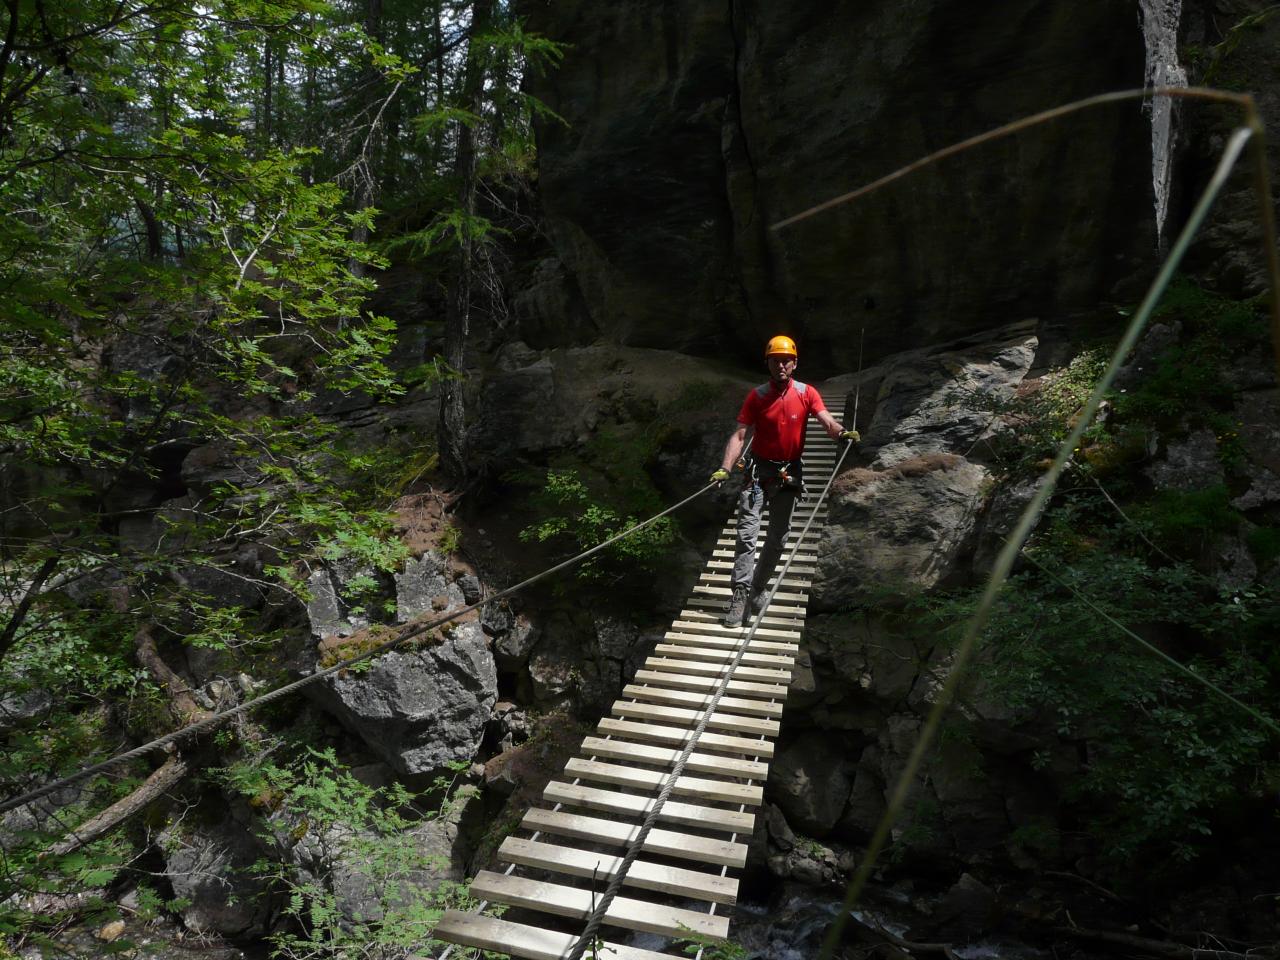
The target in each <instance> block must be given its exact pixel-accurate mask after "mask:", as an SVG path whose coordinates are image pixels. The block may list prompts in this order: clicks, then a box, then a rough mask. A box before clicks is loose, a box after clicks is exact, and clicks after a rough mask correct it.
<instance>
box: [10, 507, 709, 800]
mask: <svg viewBox="0 0 1280 960" xmlns="http://www.w3.org/2000/svg"><path fill="white" fill-rule="evenodd" d="M717 486H718V484H716V483H708V484H707V485H706V486H704V487H702V488H701V489H700V490H698V491H696V492H695V493H692V494H690V495H689V496H687V497H685V498H684V499H683V500H681V501H680V502H679V503H675V504H672V505H671V506H670V507H667V508H666V509H665V510H663V511H661V512H660V513H656V514H654V515H653V516H652V517H649V518H648V519H646V520H642V521H641V522H640V523H637V524H635V525H634V526H632V527H630V528H629V529H627V530H624V531H622V532H621V533H619V534H616V535H615V536H612V537H610V538H609V539H608V540H605V541H603V542H601V543H598V544H596V545H595V546H594V547H591V548H590V549H588V550H584V551H583V552H581V553H579V554H578V555H577V556H574V557H570V558H569V559H568V560H564V561H562V562H561V563H558V564H556V565H555V566H552V567H548V568H547V569H546V570H543V571H541V572H540V573H536V574H534V575H533V576H531V577H528V578H527V579H525V580H521V581H520V582H519V583H517V584H515V585H514V586H510V587H507V588H505V589H503V590H500V591H498V592H497V593H495V594H492V595H491V596H488V597H485V598H483V599H481V600H479V601H477V602H475V603H473V604H470V605H469V606H466V607H463V608H461V609H459V610H455V611H454V612H453V613H450V614H446V615H445V616H442V617H437V618H435V619H434V620H430V621H428V622H426V623H410V624H407V625H406V626H404V627H401V628H400V629H399V630H397V631H395V633H394V634H393V635H392V636H391V637H390V638H389V639H387V640H385V641H383V642H382V643H380V644H378V645H377V646H374V647H371V648H370V649H368V650H365V651H363V652H361V653H358V654H356V655H355V656H351V657H348V658H346V659H345V660H341V661H339V662H338V663H335V664H333V665H332V666H330V667H326V668H324V669H322V670H317V671H316V672H314V673H312V674H309V675H308V676H305V677H303V678H302V679H300V680H295V681H294V682H293V683H288V684H285V685H284V686H282V687H278V688H276V689H275V690H272V691H269V692H268V693H264V694H263V695H262V696H260V697H255V698H254V699H252V700H248V701H246V702H244V703H241V704H237V705H236V706H234V707H231V708H229V709H227V710H222V711H220V712H218V713H215V714H213V715H211V716H209V717H206V718H204V719H202V720H200V721H198V722H196V723H192V724H189V725H188V726H185V727H182V728H181V729H178V730H174V731H172V732H170V733H167V734H165V735H164V736H162V737H157V738H156V739H154V740H152V741H151V742H149V743H144V744H142V745H141V746H138V747H134V748H133V749H132V750H127V751H125V752H123V753H119V754H117V755H115V756H113V757H110V758H109V759H107V760H103V761H102V762H100V763H95V764H93V765H91V766H88V767H85V768H83V769H81V770H78V771H77V772H75V773H73V774H70V775H69V776H66V777H61V778H59V779H57V780H54V781H53V782H51V783H47V784H44V785H43V786H41V787H38V788H36V789H33V790H28V791H26V792H25V793H22V794H19V795H18V796H16V797H12V798H10V799H8V800H3V801H0V814H5V813H8V812H9V811H10V810H15V809H17V808H18V807H22V806H25V805H27V804H29V803H32V802H34V801H36V800H39V799H41V798H43V797H47V796H49V795H50V794H53V793H56V792H57V791H59V790H62V789H63V788H64V787H67V786H70V785H71V784H74V783H80V782H81V781H83V780H87V779H89V778H90V777H94V776H97V775H98V774H100V773H104V772H106V771H107V770H110V769H112V768H113V767H117V766H120V765H121V764H125V763H128V762H130V761H132V760H137V759H139V758H141V757H144V756H146V755H147V754H149V753H152V752H153V751H155V750H161V749H164V748H165V747H168V746H169V745H171V744H176V743H180V742H182V741H186V740H190V739H193V738H194V737H196V736H199V735H200V734H203V733H208V732H210V731H212V730H214V729H216V728H217V727H220V726H222V725H223V724H224V723H226V722H227V721H228V720H230V719H232V718H233V717H237V716H240V715H242V714H246V713H249V712H250V711H251V710H257V709H258V708H259V707H263V706H266V705H267V704H268V703H272V702H274V701H276V700H280V699H283V698H284V697H288V696H292V695H293V694H295V693H297V692H298V691H299V690H301V689H302V688H303V687H306V686H308V685H310V684H312V683H316V682H318V681H320V680H323V679H325V678H326V677H331V676H333V675H334V674H336V673H341V672H342V671H344V670H348V669H350V668H351V667H353V666H355V665H356V664H357V663H361V662H362V661H365V660H372V659H373V658H375V657H380V656H382V654H384V653H388V652H389V651H391V650H394V649H396V648H397V647H399V646H400V645H402V644H404V643H408V642H409V641H410V640H414V639H416V638H418V637H421V636H424V635H426V634H428V633H430V632H431V631H432V630H435V629H437V628H439V627H442V626H444V625H446V624H448V623H452V622H453V621H454V620H457V619H459V618H460V617H464V616H466V615H467V614H469V613H471V612H473V611H475V610H480V609H481V608H483V607H486V606H488V605H489V604H491V603H494V602H495V601H498V600H503V599H505V598H507V597H510V596H512V595H514V594H516V593H518V592H520V591H521V590H524V589H525V588H526V587H529V586H532V585H533V584H535V583H537V582H538V581H539V580H544V579H546V578H547V577H551V576H554V575H555V574H557V573H560V572H562V571H564V570H568V569H569V568H571V567H574V566H576V565H578V564H580V563H582V562H583V561H584V560H587V559H589V558H590V557H592V556H594V555H595V554H597V553H600V552H601V551H602V550H606V549H608V548H609V547H611V546H612V545H613V544H615V543H617V542H618V541H620V540H623V539H625V538H626V537H629V536H631V535H632V534H633V533H637V532H638V531H640V530H643V529H644V528H646V527H648V526H651V525H652V524H654V523H656V522H657V521H658V520H660V519H662V518H663V517H665V516H668V515H670V514H672V513H675V512H676V511H677V510H679V509H680V508H682V507H684V506H686V505H688V504H690V503H692V502H693V501H694V500H696V499H698V498H699V497H701V496H702V495H703V494H705V493H707V492H708V491H710V490H713V489H715V488H716V487H717Z"/></svg>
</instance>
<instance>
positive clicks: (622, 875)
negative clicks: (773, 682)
mask: <svg viewBox="0 0 1280 960" xmlns="http://www.w3.org/2000/svg"><path fill="white" fill-rule="evenodd" d="M851 446H852V444H850V443H849V441H845V443H844V446H843V449H842V450H841V452H840V456H839V458H838V459H837V460H836V464H835V466H834V467H832V469H831V476H829V477H828V478H827V482H826V485H825V486H824V487H823V488H822V493H821V494H820V495H819V497H818V499H817V500H816V501H815V502H814V505H813V512H812V513H810V515H809V519H808V520H807V521H805V525H804V528H803V529H802V530H801V531H800V535H799V536H798V537H797V538H796V545H795V546H794V547H793V548H792V549H791V552H790V554H789V555H788V556H787V560H786V562H785V563H784V564H783V565H782V569H781V571H779V573H778V580H777V582H776V583H775V584H774V585H773V588H772V589H770V591H769V593H768V595H767V596H766V598H765V602H764V606H763V607H761V609H760V612H759V613H758V614H756V616H755V619H754V621H753V622H752V624H751V627H750V629H748V631H747V633H746V635H745V636H744V637H743V638H742V642H741V643H740V644H739V645H738V649H737V652H736V653H735V654H734V657H733V660H732V662H731V663H730V664H729V666H728V669H727V670H726V671H725V673H724V675H723V677H722V679H721V681H720V683H719V685H718V686H717V688H716V692H715V694H714V695H713V696H712V698H711V702H710V703H709V704H708V705H707V707H706V708H705V710H704V711H703V713H702V716H701V717H700V718H699V720H698V724H697V726H696V727H694V730H693V733H692V735H691V736H690V737H689V739H688V741H687V742H686V744H685V747H684V749H683V750H682V751H681V753H680V757H679V759H677V760H676V763H675V765H674V767H673V769H672V771H671V773H670V774H668V775H667V779H666V780H665V781H664V782H663V784H662V789H661V790H659V791H658V796H657V799H656V800H655V801H654V804H653V806H652V807H650V808H649V811H648V812H647V813H646V814H645V818H644V822H643V824H642V825H641V827H640V832H639V833H638V834H637V835H636V837H635V839H634V840H633V841H632V842H631V845H630V846H629V847H628V848H627V853H626V856H624V857H623V860H622V863H621V865H620V866H619V868H618V872H617V874H616V875H615V876H614V878H613V879H612V880H611V881H610V882H609V886H608V887H606V888H605V892H604V894H603V895H602V896H601V897H600V901H599V903H597V904H596V908H595V909H594V910H593V911H592V913H591V916H590V917H589V918H588V920H587V925H586V926H585V927H584V928H583V930H582V933H581V934H580V935H579V937H578V942H577V943H575V944H574V946H573V950H571V951H570V952H569V956H568V957H567V958H566V960H582V955H583V953H584V952H585V951H586V949H587V947H589V946H591V944H592V943H593V941H594V940H595V937H596V934H597V932H598V931H599V929H600V926H601V925H602V924H603V922H604V918H605V914H607V913H608V910H609V905H610V904H611V903H612V902H613V899H614V897H615V896H617V893H618V891H619V890H621V889H622V884H623V882H624V881H625V880H626V876H627V871H628V870H630V869H631V865H632V864H633V863H634V862H635V860H636V858H637V857H638V856H639V855H640V850H641V848H642V847H643V846H644V842H645V840H646V839H647V838H648V836H649V832H650V831H651V830H652V829H653V825H654V824H655V823H656V822H657V820H658V814H659V813H660V812H661V811H662V808H663V806H664V805H665V804H666V802H667V798H668V797H670V795H671V791H672V789H673V788H674V786H675V782H676V779H677V778H678V777H679V776H680V774H681V773H682V772H683V771H684V768H685V764H686V763H687V762H688V760H689V755H690V754H692V753H693V750H694V747H696V746H697V743H698V740H699V739H700V738H701V737H702V734H703V733H704V732H705V731H706V728H707V724H708V723H709V722H710V720H711V717H712V714H714V713H715V709H716V706H717V705H718V704H719V703H720V699H721V697H723V696H724V692H725V690H726V689H727V688H728V685H729V682H730V681H731V680H732V679H733V674H734V671H735V670H737V669H738V665H739V664H740V663H741V662H742V658H743V657H744V656H745V655H746V652H747V647H748V645H750V643H751V639H752V638H753V637H754V636H755V634H756V631H757V630H758V629H760V624H761V623H762V622H763V621H764V614H765V611H766V610H767V609H768V608H769V604H770V603H772V602H773V596H774V594H775V593H777V592H778V590H779V589H781V587H782V581H783V578H784V577H786V575H787V573H788V571H789V570H790V569H791V563H792V561H794V560H795V557H796V554H798V553H799V552H800V547H801V546H802V545H803V543H804V538H805V535H806V534H807V533H808V532H809V528H810V527H812V526H813V522H814V520H816V519H817V516H818V509H819V508H820V507H821V506H822V502H823V501H824V500H825V499H826V496H827V493H828V491H830V489H831V484H832V483H833V482H834V481H835V478H836V474H837V473H838V472H839V471H840V466H841V464H842V463H844V458H845V457H846V456H847V455H848V453H849V449H850V447H851Z"/></svg>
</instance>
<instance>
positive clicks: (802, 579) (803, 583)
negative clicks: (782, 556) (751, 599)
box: [698, 570, 813, 597]
mask: <svg viewBox="0 0 1280 960" xmlns="http://www.w3.org/2000/svg"><path fill="white" fill-rule="evenodd" d="M698 586H702V587H723V588H724V589H725V590H728V591H730V592H732V591H733V577H732V576H731V575H730V574H729V573H716V572H715V571H714V570H707V571H704V572H703V573H702V574H701V575H700V576H699V577H698ZM770 586H772V584H770ZM811 586H813V578H812V577H806V576H800V575H798V574H797V573H796V572H795V571H794V570H790V571H788V572H787V576H786V577H784V578H783V580H782V587H781V588H780V589H779V590H778V593H779V594H782V593H795V594H804V595H805V597H808V595H809V588H810V587H811Z"/></svg>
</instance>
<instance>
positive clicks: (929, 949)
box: [855, 918, 958, 960]
mask: <svg viewBox="0 0 1280 960" xmlns="http://www.w3.org/2000/svg"><path fill="white" fill-rule="evenodd" d="M855 919H857V920H858V923H860V924H861V925H862V926H864V927H866V928H867V929H868V930H870V931H871V932H872V933H874V934H875V935H876V936H878V937H883V938H884V939H885V940H887V941H888V942H889V943H891V944H893V945H894V946H895V947H897V948H898V949H899V950H905V951H906V952H907V953H923V954H941V955H942V956H944V957H946V958H947V960H958V958H957V957H956V954H955V951H954V949H953V948H952V946H951V944H949V943H917V942H916V941H914V940H906V939H903V938H902V937H900V936H898V935H897V934H896V933H890V932H889V931H888V930H886V929H885V928H884V927H882V926H880V924H878V923H874V922H869V921H867V920H863V919H861V918H855Z"/></svg>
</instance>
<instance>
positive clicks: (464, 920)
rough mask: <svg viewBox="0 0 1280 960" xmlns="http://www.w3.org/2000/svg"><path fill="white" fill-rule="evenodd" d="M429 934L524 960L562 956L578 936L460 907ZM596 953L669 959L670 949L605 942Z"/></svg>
mask: <svg viewBox="0 0 1280 960" xmlns="http://www.w3.org/2000/svg"><path fill="white" fill-rule="evenodd" d="M431 935H432V936H433V937H434V938H435V939H437V940H443V941H445V942H446V943H456V944H458V945H459V946H464V947H479V948H480V949H481V950H497V951H499V952H500V953H505V954H507V955H509V956H512V957H521V958H523V960H564V958H565V957H567V956H569V954H570V952H571V951H572V950H573V947H574V944H576V943H577V942H578V938H577V937H576V936H574V935H573V934H570V933H561V932H560V931H558V930H544V929H542V928H541V927H534V926H530V925H529V924H526V923H513V922H512V921H510V920H503V919H501V918H499V917H486V916H484V915H483V914H479V913H463V912H462V911H461V910H446V911H445V912H444V916H442V917H441V918H440V921H439V922H438V923H437V924H436V926H435V929H434V930H432V931H431ZM599 953H600V956H602V957H608V958H609V960H672V957H671V954H669V953H654V952H653V951H652V950H640V949H638V948H636V947H624V946H621V945H619V944H616V943H608V942H606V943H604V944H602V945H601V947H600V950H599Z"/></svg>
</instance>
